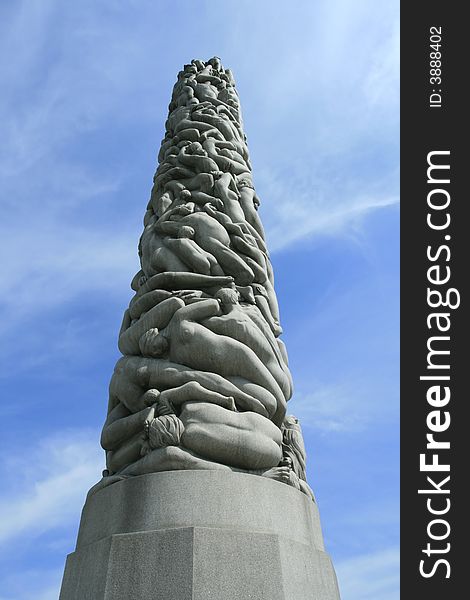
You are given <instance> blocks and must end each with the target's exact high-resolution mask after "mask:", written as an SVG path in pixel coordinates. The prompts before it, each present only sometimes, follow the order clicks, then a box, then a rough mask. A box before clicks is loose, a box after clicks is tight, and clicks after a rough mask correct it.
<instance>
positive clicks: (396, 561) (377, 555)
mask: <svg viewBox="0 0 470 600" xmlns="http://www.w3.org/2000/svg"><path fill="white" fill-rule="evenodd" d="M399 565H400V553H399V549H398V548H397V547H391V548H385V549H383V550H380V551H378V552H374V553H371V554H364V555H360V556H353V557H351V558H347V559H344V560H342V561H340V562H338V563H337V564H336V565H335V568H336V573H337V575H338V580H339V586H340V592H341V598H342V600H378V599H379V598H380V600H398V598H399V597H400V592H399V581H400V579H399V578H400V574H399Z"/></svg>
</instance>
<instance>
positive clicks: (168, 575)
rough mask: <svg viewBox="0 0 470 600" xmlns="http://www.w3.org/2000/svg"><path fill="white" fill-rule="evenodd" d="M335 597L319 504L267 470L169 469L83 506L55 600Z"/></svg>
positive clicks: (331, 599)
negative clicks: (250, 472) (251, 472)
mask: <svg viewBox="0 0 470 600" xmlns="http://www.w3.org/2000/svg"><path fill="white" fill-rule="evenodd" d="M144 599H145V600H248V599H252V600H339V592H338V587H337V582H336V576H335V573H334V570H333V566H332V564H331V561H330V558H329V556H328V555H327V554H326V553H325V550H324V546H323V539H322V533H321V529H320V521H319V516H318V510H317V507H316V505H315V504H314V503H313V502H312V501H311V500H310V499H309V498H308V497H307V496H306V495H305V494H302V493H301V492H299V491H297V490H296V489H294V488H292V487H289V486H287V485H285V484H282V483H279V482H277V481H273V480H270V479H267V478H264V477H259V476H255V475H247V474H242V473H227V472H220V471H168V472H163V473H153V474H149V475H142V476H139V477H134V478H131V479H127V480H123V481H120V482H117V483H115V484H113V485H111V486H109V487H107V488H104V489H102V490H100V491H98V492H97V493H96V494H94V495H93V496H91V497H90V498H89V499H88V500H87V502H86V504H85V507H84V509H83V513H82V519H81V524H80V530H79V534H78V541H77V547H76V550H75V552H73V553H72V554H70V555H69V556H68V557H67V563H66V569H65V574H64V579H63V583H62V589H61V594H60V600H144Z"/></svg>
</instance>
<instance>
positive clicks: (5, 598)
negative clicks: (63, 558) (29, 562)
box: [0, 569, 63, 600]
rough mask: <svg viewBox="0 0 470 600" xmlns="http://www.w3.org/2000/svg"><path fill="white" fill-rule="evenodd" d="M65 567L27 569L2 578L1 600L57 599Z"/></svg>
mask: <svg viewBox="0 0 470 600" xmlns="http://www.w3.org/2000/svg"><path fill="white" fill-rule="evenodd" d="M62 575H63V569H56V570H52V569H25V570H24V571H22V572H21V573H19V572H10V573H8V574H5V575H4V577H3V580H2V591H1V592H0V600H57V598H58V597H59V590H60V584H61V581H62Z"/></svg>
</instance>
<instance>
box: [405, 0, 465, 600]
mask: <svg viewBox="0 0 470 600" xmlns="http://www.w3.org/2000/svg"><path fill="white" fill-rule="evenodd" d="M463 10H464V4H463V3H459V2H436V1H427V2H422V3H417V2H408V3H406V2H403V3H402V5H401V207H402V216H401V274H402V275H401V277H402V279H401V344H402V350H401V440H402V441H401V474H402V480H401V598H403V599H405V600H408V599H413V600H414V599H418V598H426V600H433V599H434V598H436V599H437V598H439V599H440V600H442V598H445V599H446V600H453V599H454V598H455V599H457V598H465V597H468V593H469V592H468V585H467V581H466V580H467V576H468V574H470V567H469V566H468V565H467V563H468V562H469V561H468V559H467V554H468V551H467V549H466V545H464V541H465V539H466V537H467V536H466V534H467V531H468V530H469V529H470V527H469V521H470V519H469V513H470V511H469V504H470V503H469V501H468V498H469V497H470V493H469V492H468V491H467V490H466V489H465V487H466V486H465V481H466V479H467V478H468V474H467V472H468V467H467V466H466V464H467V457H468V455H469V451H468V448H467V443H466V442H467V439H468V440H470V431H469V429H468V426H469V423H470V419H467V417H466V414H467V413H468V412H469V411H468V410H466V409H467V407H468V405H469V403H470V399H469V397H468V391H467V389H466V387H467V386H466V385H465V383H466V382H465V378H466V377H468V376H470V351H469V341H468V332H469V328H468V325H467V322H468V318H469V313H468V283H467V281H468V278H469V272H470V269H469V266H468V263H469V262H470V228H469V226H468V221H467V219H469V220H470V217H467V219H466V215H468V214H469V211H468V208H469V205H470V198H469V193H468V190H466V189H465V188H466V185H465V183H466V180H468V179H469V176H470V165H469V166H467V157H468V150H467V148H466V147H465V140H466V139H467V138H468V137H469V135H470V131H469V129H470V128H469V126H468V118H467V112H468V110H469V109H468V104H469V103H468V101H467V100H466V98H465V91H464V90H465V89H468V82H467V81H466V80H467V79H468V72H469V68H468V64H467V61H468V57H469V56H470V50H469V49H468V38H469V36H468V34H467V32H466V29H467V27H468V24H466V22H465V19H464V16H463ZM464 103H465V104H466V105H467V106H466V107H465V110H464Z"/></svg>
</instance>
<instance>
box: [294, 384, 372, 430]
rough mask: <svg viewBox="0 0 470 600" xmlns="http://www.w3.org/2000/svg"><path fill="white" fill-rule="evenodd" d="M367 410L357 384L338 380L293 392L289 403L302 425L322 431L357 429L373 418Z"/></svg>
mask: <svg viewBox="0 0 470 600" xmlns="http://www.w3.org/2000/svg"><path fill="white" fill-rule="evenodd" d="M370 409H371V403H370V402H368V399H367V398H364V397H363V396H361V393H360V390H359V389H358V388H357V386H356V387H353V386H351V385H350V384H338V383H335V384H331V385H324V386H322V387H318V388H317V389H316V390H315V391H313V392H311V393H296V394H295V397H294V399H293V401H292V402H291V405H290V406H289V411H290V412H294V413H295V415H296V416H297V417H298V418H299V419H300V422H301V424H302V425H303V426H304V427H307V428H310V429H312V430H316V431H320V432H323V433H331V432H353V431H354V432H357V431H361V430H362V429H364V428H365V427H366V426H367V425H368V424H369V423H370V421H371V420H373V418H374V415H373V412H372V411H371V410H370Z"/></svg>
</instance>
